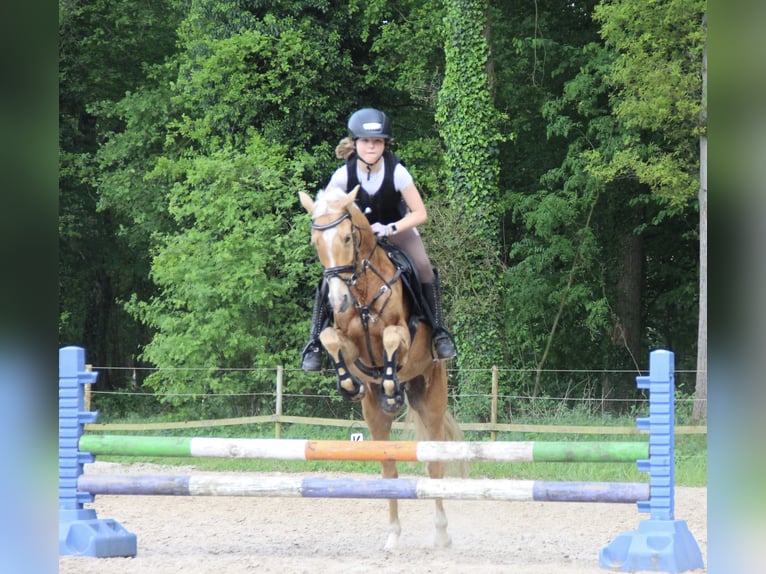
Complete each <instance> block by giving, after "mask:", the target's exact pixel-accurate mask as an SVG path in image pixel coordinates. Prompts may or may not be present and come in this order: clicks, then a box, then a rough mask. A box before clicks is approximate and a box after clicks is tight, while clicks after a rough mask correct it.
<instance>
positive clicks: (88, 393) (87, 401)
mask: <svg viewBox="0 0 766 574" xmlns="http://www.w3.org/2000/svg"><path fill="white" fill-rule="evenodd" d="M85 370H86V371H87V372H88V373H92V372H93V365H85ZM91 396H92V394H91V390H90V383H85V412H90V401H91Z"/></svg>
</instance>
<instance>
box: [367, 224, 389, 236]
mask: <svg viewBox="0 0 766 574" xmlns="http://www.w3.org/2000/svg"><path fill="white" fill-rule="evenodd" d="M370 227H372V232H373V233H374V234H375V235H377V236H378V237H388V236H389V235H391V227H390V226H388V225H383V224H382V223H378V222H377V221H376V222H375V223H373V224H372V225H371V226H370Z"/></svg>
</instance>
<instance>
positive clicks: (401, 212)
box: [346, 151, 407, 224]
mask: <svg viewBox="0 0 766 574" xmlns="http://www.w3.org/2000/svg"><path fill="white" fill-rule="evenodd" d="M356 160H357V157H356V154H354V155H352V156H351V157H350V158H349V160H348V161H347V162H346V174H347V176H348V184H347V187H346V191H347V192H348V191H351V190H352V189H354V187H356V186H357V185H359V179H358V178H357V177H356ZM383 161H384V162H385V163H384V171H383V183H382V184H381V186H380V189H378V191H377V192H376V193H375V194H373V195H370V194H369V193H367V192H366V191H365V190H364V188H363V187H362V186H361V185H360V186H359V192H358V193H357V195H356V204H357V205H358V206H359V209H361V210H362V213H364V214H365V215H366V216H367V220H368V221H369V222H370V223H376V222H378V223H383V224H387V223H393V222H395V221H399V220H400V219H401V218H402V217H404V216H405V215H406V214H407V204H406V203H405V201H404V198H403V197H402V194H401V193H399V192H398V191H396V187H395V186H394V168H396V165H397V164H399V163H401V164H402V165H404V162H403V161H402V160H401V159H399V158H398V157H396V156H395V155H394V154H393V153H391V152H390V151H384V152H383Z"/></svg>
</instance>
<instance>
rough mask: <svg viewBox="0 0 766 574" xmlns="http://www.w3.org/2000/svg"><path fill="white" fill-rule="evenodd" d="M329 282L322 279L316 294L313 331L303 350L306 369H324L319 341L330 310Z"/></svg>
mask: <svg viewBox="0 0 766 574" xmlns="http://www.w3.org/2000/svg"><path fill="white" fill-rule="evenodd" d="M326 285H327V283H326V282H325V281H324V280H322V281H320V283H319V286H318V287H317V290H316V295H315V296H314V311H313V312H312V313H311V332H310V334H309V341H308V343H306V346H305V347H304V348H303V351H302V352H301V354H302V356H303V360H302V362H301V369H303V370H304V371H321V370H322V345H321V343H320V342H319V334H320V333H321V332H322V329H324V328H325V325H326V324H327V320H328V318H329V315H330V312H329V309H328V308H327V287H326Z"/></svg>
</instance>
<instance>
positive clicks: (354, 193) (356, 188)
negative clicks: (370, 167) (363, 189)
mask: <svg viewBox="0 0 766 574" xmlns="http://www.w3.org/2000/svg"><path fill="white" fill-rule="evenodd" d="M357 193H359V184H358V183H357V184H356V187H354V189H352V190H351V191H349V192H348V195H349V197H350V198H351V201H356V194H357Z"/></svg>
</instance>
